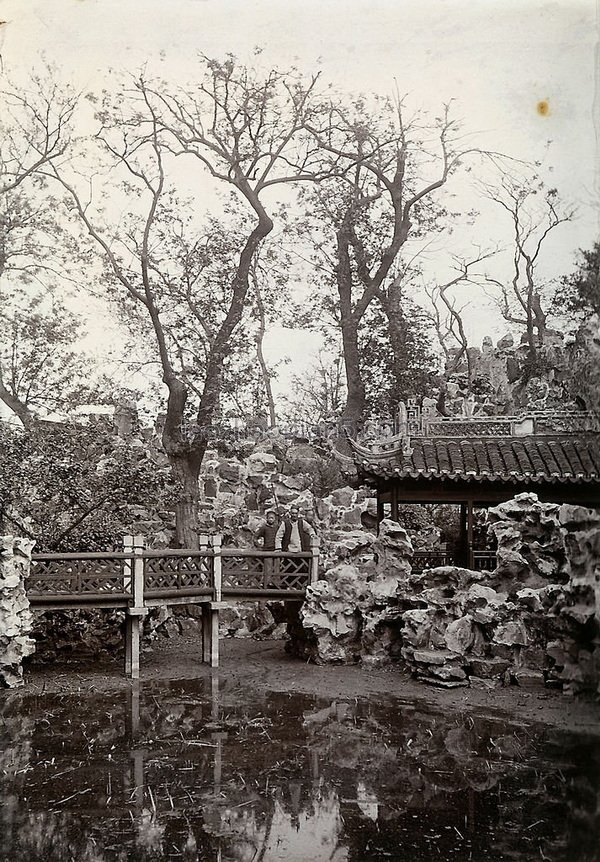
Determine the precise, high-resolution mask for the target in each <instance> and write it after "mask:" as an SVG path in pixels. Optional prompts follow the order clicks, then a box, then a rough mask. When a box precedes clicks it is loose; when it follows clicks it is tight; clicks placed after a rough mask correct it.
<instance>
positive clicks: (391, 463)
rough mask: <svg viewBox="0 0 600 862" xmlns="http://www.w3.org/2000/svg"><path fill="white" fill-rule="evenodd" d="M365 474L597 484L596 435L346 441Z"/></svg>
mask: <svg viewBox="0 0 600 862" xmlns="http://www.w3.org/2000/svg"><path fill="white" fill-rule="evenodd" d="M352 448H353V449H354V462H355V464H356V466H357V468H358V470H359V472H360V473H361V474H362V475H363V476H365V477H367V478H368V477H369V476H373V477H382V478H390V477H392V476H396V477H398V478H403V477H404V478H409V477H410V478H413V479H418V478H429V479H433V478H441V479H451V480H457V481H458V480H461V481H473V482H519V483H522V482H526V483H530V482H531V483H533V484H535V483H551V484H554V483H559V482H560V483H569V484H580V483H586V482H589V483H593V482H596V483H599V484H600V435H598V434H583V435H564V436H547V437H542V436H536V435H532V436H528V437H524V436H518V437H512V436H511V437H488V438H486V437H471V438H466V439H461V438H459V437H456V438H454V439H452V438H443V437H412V438H411V439H410V443H409V445H408V447H407V446H406V444H405V449H404V451H403V448H402V444H401V443H400V441H397V440H396V441H394V442H392V441H391V442H390V443H389V444H387V446H385V445H384V446H378V447H376V448H371V447H367V446H362V445H360V444H357V443H353V444H352Z"/></svg>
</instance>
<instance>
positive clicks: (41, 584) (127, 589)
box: [25, 553, 132, 598]
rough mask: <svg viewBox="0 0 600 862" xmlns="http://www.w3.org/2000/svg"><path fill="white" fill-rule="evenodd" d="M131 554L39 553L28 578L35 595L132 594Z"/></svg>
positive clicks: (124, 595)
mask: <svg viewBox="0 0 600 862" xmlns="http://www.w3.org/2000/svg"><path fill="white" fill-rule="evenodd" d="M131 559H132V556H131V555H130V554H120V553H114V554H104V553H89V554H37V555H34V557H33V559H32V564H31V571H30V575H29V577H28V578H27V580H26V582H25V587H26V590H27V594H28V595H29V596H30V597H31V598H44V597H47V598H49V597H52V596H59V597H66V596H75V597H77V596H79V597H83V598H86V597H87V598H89V597H91V596H107V597H108V596H115V597H117V596H121V597H124V598H125V597H129V596H130V595H131V571H130V562H131Z"/></svg>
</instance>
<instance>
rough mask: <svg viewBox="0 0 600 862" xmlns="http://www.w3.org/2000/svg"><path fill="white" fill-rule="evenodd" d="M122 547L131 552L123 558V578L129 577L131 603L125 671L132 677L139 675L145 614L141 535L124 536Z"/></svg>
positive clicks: (126, 622) (142, 540)
mask: <svg viewBox="0 0 600 862" xmlns="http://www.w3.org/2000/svg"><path fill="white" fill-rule="evenodd" d="M123 549H124V551H125V553H126V554H132V555H133V557H132V559H130V560H125V567H124V578H125V579H127V578H129V579H130V583H131V597H132V605H131V607H128V608H127V610H126V612H125V613H126V616H125V673H126V674H127V675H128V676H131V678H132V679H139V677H140V627H141V620H142V617H144V616H145V615H146V608H145V607H144V560H143V557H142V554H143V552H144V537H143V536H125V537H124V540H123Z"/></svg>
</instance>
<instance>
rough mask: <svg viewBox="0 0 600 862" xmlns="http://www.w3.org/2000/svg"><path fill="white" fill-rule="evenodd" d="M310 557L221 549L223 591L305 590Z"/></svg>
mask: <svg viewBox="0 0 600 862" xmlns="http://www.w3.org/2000/svg"><path fill="white" fill-rule="evenodd" d="M311 559H312V555H311V554H308V553H307V554H283V553H281V552H280V553H276V552H273V553H271V552H266V551H261V552H253V551H243V550H233V549H232V548H224V549H223V552H222V575H221V578H222V588H223V591H224V592H227V591H228V590H305V589H306V587H307V586H308V584H309V583H310V564H311Z"/></svg>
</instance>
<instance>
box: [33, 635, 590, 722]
mask: <svg viewBox="0 0 600 862" xmlns="http://www.w3.org/2000/svg"><path fill="white" fill-rule="evenodd" d="M215 675H218V677H219V679H223V680H225V679H226V680H227V681H228V686H229V688H230V690H231V687H237V686H239V688H240V696H243V691H244V687H246V686H247V687H249V688H253V689H262V690H269V691H276V692H281V691H289V692H298V693H302V692H305V693H312V694H317V695H320V696H323V697H331V698H332V699H341V700H348V699H354V698H359V699H360V698H367V699H377V700H386V699H390V698H391V699H396V700H398V701H401V702H404V703H413V704H414V705H415V706H417V705H418V706H424V705H427V706H430V707H434V708H436V709H439V710H443V711H451V712H457V713H463V714H464V713H469V712H473V713H477V714H479V715H481V714H482V713H489V714H493V715H495V716H499V715H500V716H501V715H505V716H506V718H507V720H510V721H511V722H515V721H516V722H517V723H518V722H524V723H527V724H532V723H535V724H544V725H549V726H552V727H555V728H559V729H564V730H569V731H573V732H581V733H590V734H594V735H595V734H597V735H598V736H599V737H600V700H598V699H594V698H591V697H587V698H586V697H578V698H572V697H568V696H565V695H564V694H562V693H561V692H559V691H553V690H549V689H538V688H532V689H524V688H519V687H516V686H511V687H509V688H498V689H494V690H492V691H487V690H479V689H471V688H456V689H450V690H447V689H440V688H437V687H434V686H431V685H427V684H424V683H419V682H418V681H416V680H414V679H412V678H411V677H410V676H409V675H408V674H407V673H406V672H404V671H403V670H402V669H401V668H400V667H399V666H398V665H389V666H387V667H383V668H377V669H372V668H363V667H360V666H339V665H326V666H317V665H314V664H306V663H304V662H302V661H299V660H298V659H294V658H291V657H289V656H288V655H287V654H286V652H285V642H284V641H273V640H265V641H259V640H253V639H249V638H225V639H222V640H221V642H220V667H219V668H218V669H211V668H209V667H208V666H206V665H204V664H202V662H201V650H200V644H199V643H198V640H197V639H195V638H193V637H185V636H181V637H177V638H170V639H164V640H158V641H154V642H153V643H152V644H151V645H150V646H148V647H146V648H144V649H143V650H142V657H141V674H140V683H141V685H142V686H143V684H144V682H151V681H152V682H154V681H157V680H176V679H194V678H206V677H211V676H215ZM133 684H134V685H135V683H133ZM131 685H132V682H131V681H130V680H128V679H127V678H126V677H125V675H124V673H123V661H122V658H121V657H118V656H113V657H110V658H108V657H106V658H103V659H101V660H98V661H92V660H87V661H84V660H74V659H73V658H70V657H68V658H67V657H65V658H64V659H63V658H61V660H60V661H58V660H57V661H56V662H54V663H53V664H51V665H33V666H30V667H27V668H26V670H25V689H24V691H25V692H26V693H29V694H34V695H43V694H44V693H45V692H48V693H74V692H75V693H76V692H80V693H81V694H82V695H84V694H86V693H92V692H108V691H111V690H116V691H118V690H123V689H127V688H129V687H130V686H131ZM21 691H23V689H22V690H21Z"/></svg>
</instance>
